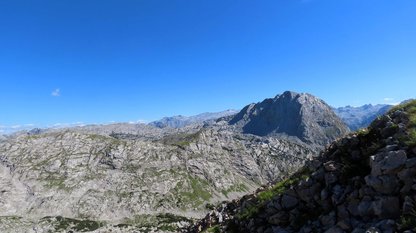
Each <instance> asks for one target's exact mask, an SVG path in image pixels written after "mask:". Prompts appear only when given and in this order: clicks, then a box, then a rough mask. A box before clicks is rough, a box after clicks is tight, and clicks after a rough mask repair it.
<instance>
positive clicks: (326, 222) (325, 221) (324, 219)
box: [320, 211, 337, 229]
mask: <svg viewBox="0 0 416 233" xmlns="http://www.w3.org/2000/svg"><path fill="white" fill-rule="evenodd" d="M320 221H321V224H322V225H323V226H324V228H325V229H329V228H331V227H332V226H334V225H335V224H336V221H337V220H336V215H335V212H334V211H332V212H331V213H329V214H328V215H324V216H321V217H320Z"/></svg>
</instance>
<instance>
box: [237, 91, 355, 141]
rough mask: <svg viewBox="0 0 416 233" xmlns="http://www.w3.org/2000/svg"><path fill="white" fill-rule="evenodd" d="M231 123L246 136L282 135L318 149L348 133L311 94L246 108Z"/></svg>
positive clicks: (292, 95) (292, 94) (291, 95)
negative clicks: (316, 146)
mask: <svg viewBox="0 0 416 233" xmlns="http://www.w3.org/2000/svg"><path fill="white" fill-rule="evenodd" d="M229 123H230V124H231V125H235V126H236V127H237V128H240V129H241V130H242V132H244V133H249V134H254V135H259V136H265V135H279V134H283V135H288V136H293V137H297V138H299V139H300V140H302V141H304V142H307V143H310V144H316V145H319V146H324V145H326V144H328V143H329V142H331V141H333V140H334V139H336V138H338V137H340V136H342V135H345V134H346V133H347V132H348V128H347V127H346V125H345V124H344V123H343V122H342V121H341V120H340V119H339V118H338V117H337V116H336V114H335V113H334V112H333V111H332V110H331V108H330V107H329V106H328V105H327V104H326V103H325V102H323V101H322V100H320V99H318V98H316V97H314V96H312V95H310V94H305V93H302V94H298V93H295V92H289V91H287V92H285V93H283V94H282V95H278V96H276V97H275V98H273V99H266V100H264V101H263V102H261V103H257V104H250V105H248V106H246V107H245V108H243V110H241V111H240V112H239V113H238V114H237V115H235V116H234V118H232V119H231V120H230V121H229Z"/></svg>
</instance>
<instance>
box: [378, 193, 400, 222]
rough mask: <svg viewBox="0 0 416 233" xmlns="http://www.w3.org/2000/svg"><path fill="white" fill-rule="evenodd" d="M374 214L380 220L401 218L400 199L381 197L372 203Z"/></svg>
mask: <svg viewBox="0 0 416 233" xmlns="http://www.w3.org/2000/svg"><path fill="white" fill-rule="evenodd" d="M372 209H373V210H374V214H375V215H376V216H378V217H379V218H382V219H383V218H384V219H386V218H392V219H395V218H398V217H399V216H400V202H399V198H398V197H381V199H380V200H377V201H374V202H373V203H372Z"/></svg>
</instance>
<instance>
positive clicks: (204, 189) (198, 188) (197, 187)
mask: <svg viewBox="0 0 416 233" xmlns="http://www.w3.org/2000/svg"><path fill="white" fill-rule="evenodd" d="M187 180H188V182H187V184H188V185H187V186H185V184H184V182H183V181H181V182H179V183H178V184H177V185H176V187H175V191H176V192H177V193H178V197H179V198H180V199H179V200H180V202H181V203H182V204H184V205H186V204H191V205H192V206H193V207H195V208H197V207H200V206H201V205H202V204H203V203H204V202H206V201H209V200H210V199H211V197H212V195H211V193H210V192H209V191H208V190H209V183H208V181H206V180H203V179H201V178H198V177H192V176H190V175H188V179H187ZM184 190H185V191H184Z"/></svg>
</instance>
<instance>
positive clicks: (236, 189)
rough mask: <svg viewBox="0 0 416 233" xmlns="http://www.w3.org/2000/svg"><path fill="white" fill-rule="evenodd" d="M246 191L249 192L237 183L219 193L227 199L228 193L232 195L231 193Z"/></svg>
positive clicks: (241, 184)
mask: <svg viewBox="0 0 416 233" xmlns="http://www.w3.org/2000/svg"><path fill="white" fill-rule="evenodd" d="M248 190H249V188H247V186H246V185H245V184H243V183H239V184H234V185H232V186H231V187H229V188H228V189H225V190H222V191H221V193H222V194H223V195H224V196H226V197H228V194H229V193H232V192H246V191H248Z"/></svg>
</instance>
